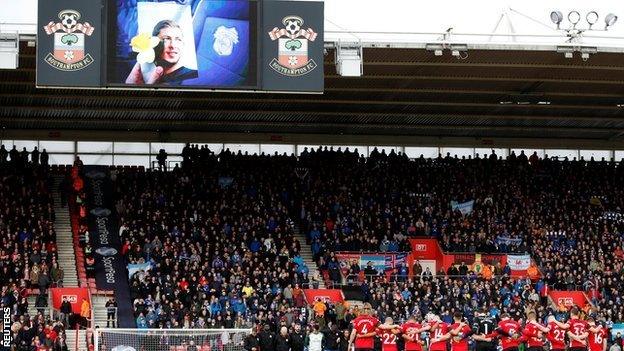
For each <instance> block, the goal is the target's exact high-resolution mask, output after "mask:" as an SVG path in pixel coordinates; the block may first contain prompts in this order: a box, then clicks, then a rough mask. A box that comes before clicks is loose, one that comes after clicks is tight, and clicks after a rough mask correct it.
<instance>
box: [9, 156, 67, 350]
mask: <svg viewBox="0 0 624 351" xmlns="http://www.w3.org/2000/svg"><path fill="white" fill-rule="evenodd" d="M47 163H48V156H47V153H45V150H44V152H42V153H39V151H38V150H37V149H36V148H35V149H34V150H33V151H31V152H28V151H26V149H25V148H24V149H23V150H22V151H21V152H19V151H17V149H16V148H15V147H13V149H11V150H10V151H7V149H6V148H5V146H4V145H2V146H0V238H1V239H0V290H1V293H0V294H1V296H0V310H2V311H5V310H4V309H5V308H8V309H9V311H10V317H11V320H10V325H9V326H10V333H11V347H12V349H13V350H18V351H22V350H23V351H31V350H36V351H42V350H54V351H62V350H67V345H66V343H65V334H64V330H65V327H66V325H64V324H63V323H62V322H61V321H58V320H51V319H50V318H49V313H47V307H48V294H47V291H48V288H50V287H51V286H59V285H61V284H62V280H63V276H64V272H63V270H62V268H60V267H59V265H58V261H57V260H58V256H57V252H56V251H57V248H56V233H55V231H54V206H53V202H52V196H51V194H50V189H51V186H50V185H51V184H50V179H49V177H48V167H47ZM31 294H33V295H36V298H35V299H34V301H35V306H34V307H36V311H37V312H36V314H30V313H29V301H28V296H29V295H31ZM31 310H32V306H31ZM6 322H7V321H6V320H5V323H6ZM5 340H6V339H5Z"/></svg>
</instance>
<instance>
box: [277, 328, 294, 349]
mask: <svg viewBox="0 0 624 351" xmlns="http://www.w3.org/2000/svg"><path fill="white" fill-rule="evenodd" d="M290 342H291V341H290V335H288V328H286V327H282V328H280V333H279V335H278V336H277V337H276V338H275V351H290Z"/></svg>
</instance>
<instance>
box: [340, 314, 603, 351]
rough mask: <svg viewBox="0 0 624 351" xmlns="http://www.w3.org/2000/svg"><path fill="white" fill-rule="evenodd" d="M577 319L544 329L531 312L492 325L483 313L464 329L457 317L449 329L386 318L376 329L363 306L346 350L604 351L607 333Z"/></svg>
mask: <svg viewBox="0 0 624 351" xmlns="http://www.w3.org/2000/svg"><path fill="white" fill-rule="evenodd" d="M579 315H580V312H579V309H578V308H577V307H573V308H572V309H571V310H570V318H569V320H568V321H566V322H561V321H558V320H557V319H556V318H555V317H554V316H550V317H549V318H548V323H547V324H546V325H543V324H541V323H539V322H538V319H537V315H536V313H535V312H534V311H529V312H528V313H527V318H526V320H525V321H524V323H523V321H516V320H513V319H512V318H511V317H510V316H509V315H508V314H502V315H501V316H500V317H501V318H500V320H498V321H497V320H496V319H494V318H493V317H491V316H490V315H489V314H488V313H487V312H483V313H479V314H478V316H477V317H476V318H475V319H474V321H473V323H472V325H469V324H468V323H467V322H466V320H465V319H464V316H463V315H462V313H461V312H456V313H455V314H454V316H453V321H454V323H452V324H448V323H445V322H442V321H441V319H440V317H439V316H437V315H434V314H428V315H427V316H425V319H424V320H423V321H422V322H419V321H417V320H416V318H413V317H412V318H410V319H409V320H408V321H407V322H405V323H404V324H403V325H398V324H394V323H393V321H392V318H390V317H388V318H386V320H385V321H384V323H381V322H380V321H379V320H378V319H377V318H376V317H374V316H373V315H372V314H371V306H370V305H369V304H365V306H364V310H363V313H362V314H360V315H359V316H358V317H357V318H355V319H354V320H353V321H352V326H353V329H352V331H351V335H350V340H349V350H351V349H352V347H353V346H354V348H355V351H373V350H379V346H380V347H381V350H382V351H399V350H405V351H423V350H424V349H425V347H426V348H427V350H428V351H447V350H448V347H449V346H450V350H451V351H468V349H469V342H470V341H473V342H474V343H475V350H476V351H496V350H501V349H502V350H503V351H518V349H519V347H520V345H521V344H524V345H525V346H526V347H525V348H524V349H525V350H528V351H543V350H544V347H545V346H546V345H547V344H549V345H550V350H551V351H564V350H566V349H568V350H570V351H606V347H607V343H606V341H607V328H606V327H604V326H603V325H601V324H600V322H598V321H595V320H594V318H593V317H589V318H588V319H587V320H583V319H581V318H579Z"/></svg>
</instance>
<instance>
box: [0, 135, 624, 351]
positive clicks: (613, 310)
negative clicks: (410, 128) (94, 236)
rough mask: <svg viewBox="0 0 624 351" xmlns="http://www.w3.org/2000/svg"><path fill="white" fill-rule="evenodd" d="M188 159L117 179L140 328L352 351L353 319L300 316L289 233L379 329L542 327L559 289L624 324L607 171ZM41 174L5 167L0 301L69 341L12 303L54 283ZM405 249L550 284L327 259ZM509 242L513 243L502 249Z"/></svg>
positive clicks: (617, 176)
mask: <svg viewBox="0 0 624 351" xmlns="http://www.w3.org/2000/svg"><path fill="white" fill-rule="evenodd" d="M182 156H183V160H184V161H183V164H182V167H175V168H174V169H172V170H170V171H164V170H144V169H142V168H137V167H134V168H133V167H126V168H119V169H117V168H116V169H114V171H113V172H112V177H114V198H115V199H116V210H117V212H118V213H119V215H120V233H119V235H120V236H121V239H122V242H123V246H122V254H123V255H124V257H126V260H127V262H128V263H131V264H136V263H145V262H148V263H150V269H148V270H146V271H140V272H139V273H137V274H135V275H134V276H132V278H131V280H130V289H131V297H132V305H133V308H134V313H135V317H136V322H137V326H138V327H139V328H160V327H164V328H223V327H225V328H240V327H248V326H253V325H268V326H269V330H268V331H264V330H263V331H261V332H260V333H259V335H260V336H259V338H260V337H262V336H263V337H264V338H265V339H266V337H267V335H270V334H271V333H274V332H278V331H279V330H280V328H281V327H282V326H286V327H288V328H290V329H289V330H290V332H289V333H290V334H289V335H295V334H296V333H295V331H294V328H295V325H298V324H299V323H301V324H303V325H318V326H319V328H320V329H321V330H322V331H323V333H324V335H331V333H332V330H333V328H337V329H336V331H337V332H338V334H340V336H339V337H338V338H337V339H336V342H337V343H340V341H341V340H342V342H343V344H344V342H345V338H346V334H344V333H340V332H341V331H345V330H348V329H349V325H350V322H351V321H352V320H353V319H354V318H356V316H357V315H358V314H359V313H361V310H360V307H358V306H356V305H353V304H351V303H349V302H344V303H329V302H324V303H322V302H319V301H316V302H313V303H312V304H310V305H309V304H308V303H306V301H305V300H304V294H303V289H304V288H308V287H310V278H309V277H308V275H307V272H308V270H309V267H307V266H306V264H305V262H303V260H302V258H301V255H300V251H301V243H299V242H298V241H297V239H296V238H295V236H294V233H295V230H296V229H297V228H301V229H302V230H303V231H304V232H305V233H306V234H307V239H308V240H309V241H310V243H311V247H312V250H313V254H314V258H315V259H316V260H317V262H318V265H319V267H320V268H321V269H322V270H323V271H324V272H325V275H326V277H327V278H328V279H329V280H331V284H332V285H335V286H340V285H341V284H343V283H346V284H348V285H353V286H356V287H357V289H359V292H360V293H361V295H362V296H363V302H366V303H369V304H370V305H371V306H372V308H373V309H374V310H375V311H376V316H377V318H378V319H379V320H384V319H385V317H392V318H393V319H394V320H395V321H406V320H408V319H409V318H410V317H416V318H417V319H418V320H424V319H426V318H429V317H428V316H429V315H431V314H436V315H438V316H439V317H440V319H441V321H443V322H446V323H449V324H451V323H452V322H453V315H454V314H455V313H461V314H462V315H463V316H465V317H466V319H467V322H468V323H472V322H473V320H474V318H475V316H476V315H478V314H479V313H481V311H486V312H487V313H488V314H490V315H491V316H493V317H497V316H500V315H503V314H509V315H510V316H511V317H512V318H514V319H522V318H523V317H524V316H525V314H526V313H527V312H528V311H530V310H534V311H536V312H537V315H538V316H539V317H540V318H541V319H542V321H543V322H546V320H545V318H546V317H548V316H549V315H554V316H556V317H558V318H560V319H565V318H569V311H568V309H567V308H565V307H563V306H556V305H555V304H553V303H552V301H550V300H549V299H548V296H547V294H546V291H547V290H548V288H549V287H550V288H554V289H561V290H582V291H584V292H585V293H586V294H587V296H588V297H589V299H590V301H591V304H587V305H586V307H585V309H584V310H583V311H582V313H583V314H584V315H586V316H591V317H593V318H602V319H604V320H605V321H607V322H609V323H619V322H622V321H624V319H623V313H624V305H623V303H622V300H621V298H620V294H621V293H620V291H621V288H622V285H621V284H622V282H621V272H622V263H621V260H622V257H623V256H624V254H623V252H622V237H621V234H620V233H621V232H622V220H621V218H620V217H619V215H618V214H619V211H620V208H621V206H622V203H621V201H622V200H621V198H622V197H621V189H620V185H619V184H621V180H622V178H623V175H624V172H623V171H622V168H621V167H619V165H618V164H616V163H614V162H606V161H600V162H599V161H594V160H590V161H584V160H580V161H577V160H572V161H570V160H551V159H549V158H544V159H535V158H531V160H529V159H528V158H526V156H524V155H520V156H519V157H516V155H514V154H512V155H511V156H510V157H509V158H507V159H506V160H502V159H500V158H499V157H497V156H496V155H489V156H487V157H484V158H475V159H470V158H463V159H460V158H456V157H451V156H450V155H447V156H445V157H442V156H439V157H438V158H437V159H425V158H417V159H414V160H410V159H408V158H407V157H406V156H404V155H401V154H394V153H390V154H385V153H384V152H381V153H372V154H371V155H370V157H369V158H367V159H365V158H362V157H359V155H358V153H357V150H354V151H350V150H345V151H342V150H340V149H338V150H332V149H324V150H309V151H304V153H303V154H302V155H301V157H299V158H298V159H297V158H295V157H294V156H286V155H284V156H278V155H274V156H268V155H248V154H242V153H238V154H232V153H230V152H229V151H224V152H222V153H221V154H219V155H215V154H213V153H212V152H210V151H209V150H208V149H207V148H199V147H196V146H190V145H189V146H187V147H186V148H185V150H184V151H183V153H182ZM15 162H18V161H15ZM78 164H79V163H78ZM45 169H47V168H45V167H39V166H35V165H32V164H23V165H20V164H18V163H15V164H10V163H9V161H7V162H5V163H4V164H3V168H2V171H3V179H5V182H4V184H6V186H4V187H2V188H0V190H1V191H3V196H2V199H3V204H4V208H5V210H3V213H4V214H5V215H4V216H3V218H5V219H7V218H16V220H15V221H6V220H5V221H3V223H4V226H3V230H4V231H5V233H7V235H8V233H12V232H13V233H15V234H14V235H16V239H17V240H15V242H16V243H17V245H18V246H19V245H21V246H19V247H16V248H13V249H12V248H11V247H10V246H8V245H9V241H8V240H6V239H5V240H4V241H5V250H4V253H5V255H6V257H7V258H8V257H13V262H14V263H10V264H9V265H8V266H4V267H3V271H5V272H8V273H7V274H6V275H4V276H3V277H2V279H3V281H2V286H3V299H2V303H3V305H7V304H10V305H15V306H16V311H17V313H16V315H15V317H14V318H16V320H21V321H22V322H21V323H22V324H21V325H31V326H34V327H35V329H36V328H38V327H39V324H41V323H43V325H42V328H43V329H46V328H47V329H50V330H51V329H58V330H55V332H56V333H57V334H58V333H59V332H61V333H62V330H63V328H65V327H66V326H63V321H54V320H48V321H45V320H46V319H45V318H46V317H44V316H43V315H40V316H38V317H34V320H33V321H29V318H33V317H29V316H28V314H27V313H25V312H26V310H27V307H25V306H24V303H23V302H19V301H18V300H21V299H15V301H13V300H11V294H12V293H11V292H12V291H14V292H15V294H16V296H20V297H22V296H26V294H27V293H26V292H24V291H21V290H20V289H28V288H30V289H39V288H41V289H45V288H46V287H47V285H49V283H48V284H43V285H42V286H41V287H40V286H39V282H40V281H41V279H39V277H38V279H37V283H36V284H35V283H34V282H33V281H32V279H33V278H32V277H33V274H32V270H31V269H29V270H28V275H24V276H22V274H21V273H20V274H18V272H24V270H25V267H26V265H27V264H31V265H32V263H33V262H36V261H39V263H40V264H39V265H38V266H43V267H44V268H43V271H47V270H49V268H45V267H52V266H54V263H55V260H56V258H55V254H54V251H55V245H54V243H55V237H54V230H53V228H52V227H51V224H50V223H51V221H52V220H53V216H54V213H53V211H52V206H51V199H50V196H49V195H48V190H47V189H48V184H47V183H46V181H47V175H46V174H47V173H46V172H44V171H43V170H45ZM553 179H558V180H559V181H557V182H554V181H553ZM348 184H353V185H352V186H348ZM26 185H32V186H26ZM9 189H11V190H9ZM12 189H23V190H22V192H21V193H20V192H15V191H13V190H12ZM35 191H36V192H35ZM73 191H74V193H73V196H70V197H69V199H70V203H75V202H76V201H77V202H78V205H79V204H80V203H82V202H83V201H84V200H85V199H84V196H85V194H84V192H83V191H82V189H81V185H80V182H79V181H76V180H74V183H73ZM25 199H28V201H27V202H24V201H26V200H25ZM30 199H33V200H32V202H31V200H30ZM468 200H475V203H474V208H473V210H472V211H471V212H470V213H469V214H462V213H460V212H459V211H453V210H451V209H450V208H449V206H447V204H448V203H449V202H450V201H459V202H462V201H468ZM74 205H76V204H74ZM74 209H75V210H76V211H77V215H76V216H74V217H73V219H74V222H73V226H74V229H75V238H74V240H75V243H76V249H77V251H78V256H79V257H80V258H84V261H82V262H85V264H87V267H86V268H85V269H84V270H80V269H79V272H80V275H81V280H83V281H86V283H87V284H88V285H89V286H90V287H92V288H95V286H94V284H95V283H94V280H92V278H89V275H90V273H89V267H88V258H89V257H90V255H91V249H90V247H89V243H88V239H86V237H85V234H88V231H87V228H86V227H85V226H84V224H83V225H81V224H80V217H84V213H82V215H81V213H80V212H81V211H82V212H84V211H86V210H85V209H84V208H80V206H74ZM32 218H38V220H37V221H36V222H35V221H33V220H32ZM413 237H432V238H436V239H437V240H438V241H439V242H440V244H441V246H442V247H443V248H444V249H445V250H446V251H449V252H490V253H507V252H525V251H527V252H530V253H531V254H532V256H533V257H534V258H535V259H536V261H537V263H538V264H539V267H540V270H541V277H538V278H536V279H529V278H515V277H511V276H509V275H508V274H506V273H507V272H506V271H505V269H504V268H503V267H500V266H497V267H492V273H491V274H490V275H487V276H486V275H484V274H483V272H481V273H478V272H474V271H472V270H471V269H469V268H467V269H466V270H463V269H462V268H460V269H449V270H448V271H447V272H444V271H441V272H437V273H438V275H437V276H433V275H429V274H427V273H424V272H420V271H419V272H416V273H418V275H416V276H414V277H410V278H408V277H406V276H405V275H404V274H400V273H399V271H400V268H399V269H397V270H396V271H394V272H393V273H391V274H382V273H378V272H373V273H372V275H366V276H365V277H364V279H357V278H356V279H353V280H348V279H347V278H348V277H347V276H343V273H342V272H341V269H340V267H339V264H338V262H337V261H336V257H335V255H334V253H335V252H337V251H341V250H355V251H375V252H399V251H408V250H409V241H408V239H409V238H413ZM29 238H31V239H32V244H31V243H30V242H29V240H26V239H29ZM475 238H477V240H475ZM501 238H505V239H503V240H501ZM506 239H521V242H520V240H517V241H512V242H513V243H514V244H512V245H506V244H505V243H507V242H509V241H508V240H506ZM44 243H45V244H44ZM516 243H517V244H516ZM15 249H17V251H16V250H15ZM11 251H13V253H11ZM81 251H82V252H81ZM19 252H23V253H24V255H18V254H17V253H19ZM37 258H39V259H38V260H37ZM33 259H34V260H33ZM28 261H31V263H28ZM351 268H352V269H356V270H359V271H362V272H364V271H365V270H366V269H365V268H364V267H351ZM10 272H15V273H13V274H12V275H11V274H10ZM37 273H38V272H36V271H35V275H37ZM27 276H28V277H30V279H31V283H30V285H28V282H27V279H25V278H26V277H27ZM44 280H45V279H44ZM44 283H45V282H44ZM308 302H310V301H308ZM306 306H308V309H305V308H304V309H302V308H303V307H306ZM309 323H312V324H309ZM332 325H335V326H336V327H332ZM308 328H310V327H308ZM309 331H310V330H309ZM263 333H264V334H263ZM267 333H268V334H267ZM302 333H303V334H305V333H306V331H303V332H302ZM18 334H19V335H18ZM15 335H16V337H15V340H16V342H21V341H22V340H26V341H25V342H26V344H29V345H35V344H37V343H43V344H46V343H47V345H48V346H51V345H52V344H54V342H55V341H54V340H58V338H56V339H52V338H48V339H46V338H42V337H41V336H37V338H35V337H33V336H32V334H30V333H25V332H24V328H22V329H20V331H17V330H16V334H15ZM36 339H43V340H42V341H37V340H36ZM61 342H62V341H61ZM265 342H266V340H265Z"/></svg>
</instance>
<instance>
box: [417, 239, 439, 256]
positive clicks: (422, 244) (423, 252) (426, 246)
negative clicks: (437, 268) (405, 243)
mask: <svg viewBox="0 0 624 351" xmlns="http://www.w3.org/2000/svg"><path fill="white" fill-rule="evenodd" d="M410 246H411V247H412V257H413V258H414V259H420V260H435V259H438V257H439V255H440V254H441V252H440V247H439V246H438V241H437V240H436V239H410Z"/></svg>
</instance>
